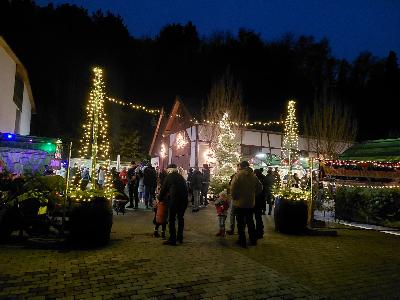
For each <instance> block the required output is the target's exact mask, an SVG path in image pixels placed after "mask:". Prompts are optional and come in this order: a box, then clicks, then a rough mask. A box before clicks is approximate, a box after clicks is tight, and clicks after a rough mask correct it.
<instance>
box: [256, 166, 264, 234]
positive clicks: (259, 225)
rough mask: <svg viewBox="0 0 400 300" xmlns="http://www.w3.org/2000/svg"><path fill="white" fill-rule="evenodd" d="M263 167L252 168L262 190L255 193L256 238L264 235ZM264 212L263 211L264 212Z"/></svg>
mask: <svg viewBox="0 0 400 300" xmlns="http://www.w3.org/2000/svg"><path fill="white" fill-rule="evenodd" d="M262 172H263V169H262V168H261V169H256V170H254V174H255V175H256V176H257V178H258V180H259V181H260V182H261V184H262V186H263V187H262V191H261V193H259V194H258V195H256V199H255V204H254V219H255V220H256V235H257V238H258V239H262V238H263V236H264V224H263V220H262V215H263V211H265V206H266V190H265V176H264V175H263V173H262ZM264 214H265V213H264Z"/></svg>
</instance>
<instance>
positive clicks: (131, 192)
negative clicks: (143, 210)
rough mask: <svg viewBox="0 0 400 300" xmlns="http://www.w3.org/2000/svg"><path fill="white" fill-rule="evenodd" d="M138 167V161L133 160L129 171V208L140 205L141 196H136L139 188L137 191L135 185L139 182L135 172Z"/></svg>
mask: <svg viewBox="0 0 400 300" xmlns="http://www.w3.org/2000/svg"><path fill="white" fill-rule="evenodd" d="M136 167H137V166H136V163H135V162H134V161H131V166H130V168H129V169H128V172H127V179H128V194H129V206H127V208H138V205H139V196H136V195H137V193H138V191H137V189H136V192H135V186H136V182H137V178H136V173H135V170H136ZM133 200H135V206H133Z"/></svg>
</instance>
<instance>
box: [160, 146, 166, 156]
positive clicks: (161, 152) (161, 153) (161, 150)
mask: <svg viewBox="0 0 400 300" xmlns="http://www.w3.org/2000/svg"><path fill="white" fill-rule="evenodd" d="M160 156H161V158H165V157H166V156H167V149H166V147H165V144H164V143H162V144H161V149H160Z"/></svg>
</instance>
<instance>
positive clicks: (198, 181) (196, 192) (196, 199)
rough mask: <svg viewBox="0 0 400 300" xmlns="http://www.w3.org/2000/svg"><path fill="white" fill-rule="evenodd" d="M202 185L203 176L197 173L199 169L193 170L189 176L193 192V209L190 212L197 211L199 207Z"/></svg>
mask: <svg viewBox="0 0 400 300" xmlns="http://www.w3.org/2000/svg"><path fill="white" fill-rule="evenodd" d="M202 185H203V174H202V173H201V172H200V171H199V168H197V167H196V168H195V169H194V171H193V174H192V176H191V181H190V186H191V188H192V191H193V209H192V212H198V211H199V205H200V193H201V188H202Z"/></svg>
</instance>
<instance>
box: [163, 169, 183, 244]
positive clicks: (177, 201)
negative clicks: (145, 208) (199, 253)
mask: <svg viewBox="0 0 400 300" xmlns="http://www.w3.org/2000/svg"><path fill="white" fill-rule="evenodd" d="M167 172H168V175H167V177H166V178H165V180H164V183H163V185H162V187H161V190H160V195H159V201H161V202H163V201H167V202H168V222H169V224H168V226H169V239H168V240H167V241H165V242H164V245H173V246H175V245H176V241H178V242H180V243H182V242H183V227H184V218H183V217H184V215H185V210H186V208H187V205H188V191H187V186H186V181H185V179H184V178H183V176H182V175H180V174H179V173H178V169H177V167H176V165H175V164H171V165H169V166H168V169H167ZM176 219H178V233H177V232H176V228H175V220H176Z"/></svg>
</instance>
